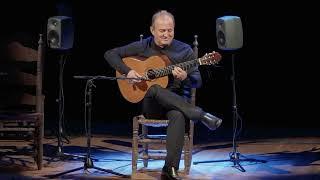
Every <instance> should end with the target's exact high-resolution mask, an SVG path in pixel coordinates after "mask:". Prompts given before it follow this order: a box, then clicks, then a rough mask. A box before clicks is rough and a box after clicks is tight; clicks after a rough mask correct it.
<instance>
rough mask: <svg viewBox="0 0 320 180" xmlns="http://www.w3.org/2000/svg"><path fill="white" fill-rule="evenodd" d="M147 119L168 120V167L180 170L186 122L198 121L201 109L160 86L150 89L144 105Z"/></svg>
mask: <svg viewBox="0 0 320 180" xmlns="http://www.w3.org/2000/svg"><path fill="white" fill-rule="evenodd" d="M142 107H143V108H142V111H143V114H144V116H145V117H146V118H159V119H160V118H165V117H166V118H168V120H169V125H168V128H167V143H166V149H167V156H166V160H165V165H166V166H173V167H176V168H177V169H178V168H179V162H180V158H181V153H182V148H183V142H184V133H185V127H186V122H187V121H189V119H192V120H198V119H199V118H200V116H201V114H202V113H203V112H202V110H201V108H199V107H197V106H194V105H192V104H190V103H189V102H188V101H187V100H186V99H184V98H183V97H181V96H179V95H177V94H175V93H174V92H171V91H170V90H168V89H164V88H162V87H161V86H159V85H153V86H152V87H150V89H149V90H148V92H147V93H146V95H145V98H144V100H143V104H142Z"/></svg>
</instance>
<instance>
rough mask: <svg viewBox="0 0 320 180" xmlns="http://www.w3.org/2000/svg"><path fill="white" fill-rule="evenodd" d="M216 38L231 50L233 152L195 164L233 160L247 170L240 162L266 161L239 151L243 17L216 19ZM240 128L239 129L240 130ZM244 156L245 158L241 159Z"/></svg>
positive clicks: (222, 48) (235, 164) (239, 167)
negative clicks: (239, 53)
mask: <svg viewBox="0 0 320 180" xmlns="http://www.w3.org/2000/svg"><path fill="white" fill-rule="evenodd" d="M216 38H217V44H218V48H219V49H221V50H224V51H228V52H231V53H232V54H231V55H232V56H231V57H232V59H231V68H232V71H231V78H230V79H231V82H232V93H233V96H232V120H233V138H232V152H230V153H229V159H227V160H210V161H199V162H194V163H193V164H199V163H211V162H226V161H231V162H233V167H235V168H236V169H238V170H240V171H241V172H245V171H246V170H245V169H244V168H243V167H242V165H241V164H240V162H243V161H247V162H260V163H266V161H265V160H257V159H253V158H246V157H245V156H243V155H241V153H240V152H239V151H238V149H237V148H238V144H237V138H238V137H239V134H240V131H241V129H242V118H241V117H240V115H239V113H238V109H237V97H236V76H235V66H234V59H235V53H234V52H235V50H238V49H240V48H242V46H243V29H242V22H241V18H240V17H238V16H223V17H219V18H217V19H216ZM238 121H240V128H239V127H238ZM238 129H239V130H238ZM240 157H243V159H240Z"/></svg>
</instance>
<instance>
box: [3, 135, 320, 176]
mask: <svg viewBox="0 0 320 180" xmlns="http://www.w3.org/2000/svg"><path fill="white" fill-rule="evenodd" d="M68 140H69V141H70V142H69V143H68V142H67V141H66V139H64V141H65V142H64V144H63V152H65V153H70V154H72V155H85V154H86V153H87V148H86V147H87V139H86V137H85V136H79V137H70V138H69V139H68ZM0 143H1V149H0V150H1V161H0V174H1V175H0V179H24V178H25V179H47V175H53V174H57V173H60V172H63V171H68V170H71V169H74V168H78V167H83V166H84V162H83V159H82V158H81V157H73V158H65V159H64V158H63V157H59V156H56V153H55V151H56V147H57V139H56V138H55V137H52V138H45V144H44V151H45V154H44V167H43V169H42V170H40V171H38V170H36V165H35V164H34V161H33V159H32V158H31V157H30V156H26V155H19V154H21V152H24V151H27V150H28V149H24V148H22V147H21V146H20V145H21V144H22V142H17V143H15V146H12V143H9V142H6V141H1V142H0ZM238 145H239V146H238V151H239V152H240V153H241V155H243V156H245V157H243V156H240V160H246V159H245V158H253V159H256V160H265V161H266V162H265V163H261V162H250V161H242V162H240V164H241V166H242V167H243V168H244V170H245V171H246V172H241V171H240V170H239V169H237V168H236V167H233V163H232V162H231V161H230V158H229V154H230V152H232V141H231V142H230V141H225V142H209V143H201V144H195V146H194V150H193V159H192V161H193V162H201V161H208V160H209V161H214V162H207V163H199V164H192V166H191V171H190V174H189V175H184V174H181V175H182V177H184V178H185V179H228V180H231V179H320V137H294V138H270V139H261V138H260V139H251V140H245V141H239V142H238ZM155 148H163V147H161V146H160V147H155ZM91 156H92V160H93V165H94V166H97V167H100V168H104V169H107V170H111V172H117V173H121V174H124V175H129V176H131V139H130V137H121V136H111V135H93V137H92V138H91ZM224 160H226V161H224ZM219 161H222V162H219ZM163 163H164V162H163V161H162V160H152V161H150V162H149V170H150V171H144V170H141V171H140V172H139V173H138V174H137V176H135V177H134V178H133V177H132V179H160V177H161V175H160V174H161V168H162V166H163ZM142 166H143V163H142V161H138V168H141V167H142ZM180 169H183V160H181V166H180ZM57 179H128V178H123V177H121V176H118V175H115V174H113V173H107V172H103V171H100V170H97V169H93V168H89V169H88V171H86V172H84V171H83V170H78V171H75V172H72V173H68V174H65V175H63V176H60V177H59V178H57Z"/></svg>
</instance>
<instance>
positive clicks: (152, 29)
mask: <svg viewBox="0 0 320 180" xmlns="http://www.w3.org/2000/svg"><path fill="white" fill-rule="evenodd" d="M150 32H151V34H152V35H154V28H153V26H150Z"/></svg>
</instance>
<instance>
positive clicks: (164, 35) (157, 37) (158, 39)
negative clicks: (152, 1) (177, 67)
mask: <svg viewBox="0 0 320 180" xmlns="http://www.w3.org/2000/svg"><path fill="white" fill-rule="evenodd" d="M150 31H151V33H152V35H153V36H154V41H155V43H156V44H157V45H158V46H160V47H165V46H167V45H169V44H170V43H171V42H172V39H173V37H174V23H173V20H172V18H171V17H170V16H167V15H162V16H159V17H158V18H157V19H156V20H155V22H154V25H153V26H151V27H150Z"/></svg>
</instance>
